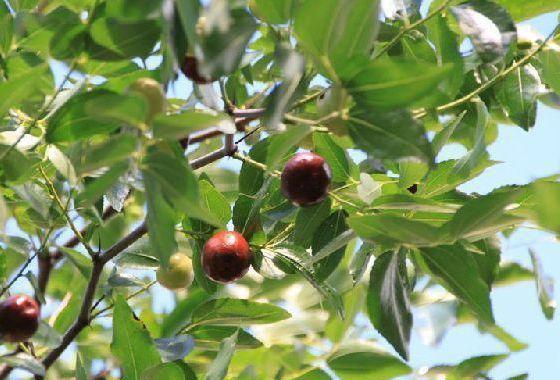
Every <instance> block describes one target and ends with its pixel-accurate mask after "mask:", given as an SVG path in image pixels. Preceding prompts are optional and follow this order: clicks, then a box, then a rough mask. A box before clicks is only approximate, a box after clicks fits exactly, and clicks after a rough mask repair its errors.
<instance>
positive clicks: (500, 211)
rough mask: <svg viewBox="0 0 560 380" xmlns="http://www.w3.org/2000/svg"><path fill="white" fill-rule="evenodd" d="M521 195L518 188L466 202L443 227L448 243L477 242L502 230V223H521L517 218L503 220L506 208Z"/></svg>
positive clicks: (496, 192) (520, 190) (499, 191)
mask: <svg viewBox="0 0 560 380" xmlns="http://www.w3.org/2000/svg"><path fill="white" fill-rule="evenodd" d="M522 193H523V190H522V189H519V188H513V189H504V190H498V191H495V192H492V193H490V194H488V195H484V196H482V197H479V198H475V199H472V200H470V201H468V202H467V203H466V204H465V205H464V206H463V207H461V208H460V209H459V210H458V211H457V213H456V214H455V215H454V216H453V219H451V220H450V221H449V222H448V223H446V224H445V225H444V226H443V228H444V230H445V231H446V232H447V233H448V236H449V239H450V241H456V240H458V239H468V240H479V239H480V238H482V237H485V236H490V235H493V234H495V233H496V232H499V231H500V230H501V229H503V228H504V223H507V224H510V223H515V222H518V223H519V222H521V219H519V218H506V219H504V216H506V210H507V207H508V206H510V205H512V204H513V203H515V202H517V201H518V200H519V198H520V196H521V195H522ZM507 224H506V226H507Z"/></svg>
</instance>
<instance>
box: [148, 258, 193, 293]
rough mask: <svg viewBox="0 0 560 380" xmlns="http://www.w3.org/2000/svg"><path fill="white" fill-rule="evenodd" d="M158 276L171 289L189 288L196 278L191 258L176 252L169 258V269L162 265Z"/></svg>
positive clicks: (159, 280) (161, 282) (163, 284)
mask: <svg viewBox="0 0 560 380" xmlns="http://www.w3.org/2000/svg"><path fill="white" fill-rule="evenodd" d="M156 278H157V280H158V282H159V283H160V284H161V285H162V286H164V287H166V288H167V289H169V290H176V289H183V288H187V287H188V286H190V284H192V282H193V278H194V275H193V267H192V261H191V259H190V258H189V257H188V256H187V255H185V254H184V253H180V252H179V253H175V254H174V255H172V256H171V257H170V258H169V266H168V268H167V269H166V268H163V267H160V268H159V269H158V270H157V272H156Z"/></svg>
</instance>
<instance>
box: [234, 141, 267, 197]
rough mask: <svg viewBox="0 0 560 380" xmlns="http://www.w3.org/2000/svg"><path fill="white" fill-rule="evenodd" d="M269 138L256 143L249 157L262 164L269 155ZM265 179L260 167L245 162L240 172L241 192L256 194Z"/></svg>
mask: <svg viewBox="0 0 560 380" xmlns="http://www.w3.org/2000/svg"><path fill="white" fill-rule="evenodd" d="M268 144H269V141H268V139H264V140H261V141H259V142H258V143H256V144H255V145H254V146H253V148H252V149H251V151H250V152H249V157H250V158H251V159H253V160H254V161H257V162H259V163H261V164H264V163H265V162H266V157H267V155H268ZM263 181H264V173H263V171H262V170H261V169H260V168H257V167H255V165H252V164H251V163H248V162H244V163H243V165H242V166H241V171H240V172H239V193H240V194H245V195H254V194H256V193H257V192H258V191H259V190H260V188H261V187H262V184H263Z"/></svg>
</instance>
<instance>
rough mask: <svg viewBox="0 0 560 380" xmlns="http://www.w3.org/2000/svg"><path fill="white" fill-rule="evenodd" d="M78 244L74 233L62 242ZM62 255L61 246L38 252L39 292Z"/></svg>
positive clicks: (106, 215)
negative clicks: (54, 249) (50, 251)
mask: <svg viewBox="0 0 560 380" xmlns="http://www.w3.org/2000/svg"><path fill="white" fill-rule="evenodd" d="M117 213H118V211H117V210H115V209H114V208H113V207H109V208H107V209H106V210H105V211H104V212H103V215H102V216H101V219H102V220H103V221H106V220H109V219H110V218H112V217H113V216H114V215H116V214H117ZM90 228H91V225H88V226H86V227H84V228H82V229H81V230H80V233H81V234H82V236H84V235H86V234H87V232H88V230H89V229H90ZM78 244H80V239H79V238H78V237H77V236H75V235H74V236H72V237H71V238H70V239H69V240H68V241H67V242H66V243H64V245H63V247H65V248H74V247H75V246H77V245H78ZM63 257H64V254H63V252H62V249H61V248H59V249H57V250H56V251H54V252H52V253H44V254H43V253H41V254H39V258H38V265H39V272H38V276H37V282H38V288H39V291H40V292H41V293H43V294H44V293H45V292H46V290H47V285H48V283H49V279H50V275H51V271H52V269H53V268H54V267H55V265H56V264H57V263H58V262H59V261H60V260H61V259H62V258H63ZM37 298H38V297H37V295H35V299H37ZM1 378H2V377H0V379H1Z"/></svg>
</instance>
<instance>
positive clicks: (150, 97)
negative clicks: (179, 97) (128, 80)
mask: <svg viewBox="0 0 560 380" xmlns="http://www.w3.org/2000/svg"><path fill="white" fill-rule="evenodd" d="M128 89H129V91H133V92H136V93H138V94H140V95H142V96H143V97H144V98H145V99H146V101H147V102H148V115H147V119H148V120H151V119H153V117H154V116H155V115H157V114H159V113H163V112H164V111H165V94H164V93H163V88H162V86H161V84H160V83H159V82H158V81H156V80H154V79H152V78H139V79H137V80H136V81H135V82H134V83H132V84H131V85H130V86H129V88H128Z"/></svg>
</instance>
